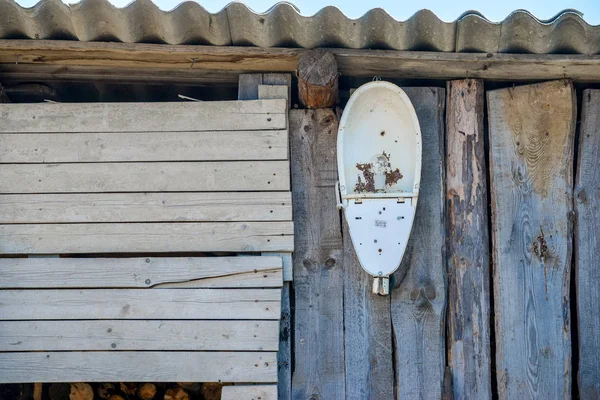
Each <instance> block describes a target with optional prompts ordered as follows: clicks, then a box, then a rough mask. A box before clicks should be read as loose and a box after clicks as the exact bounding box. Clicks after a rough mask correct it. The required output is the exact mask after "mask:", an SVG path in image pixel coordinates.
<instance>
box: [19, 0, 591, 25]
mask: <svg viewBox="0 0 600 400" xmlns="http://www.w3.org/2000/svg"><path fill="white" fill-rule="evenodd" d="M110 1H111V2H112V3H113V4H115V5H116V6H119V7H123V6H126V5H127V4H129V3H130V1H131V0H110ZM153 1H154V2H155V3H156V4H157V5H158V6H159V7H160V8H161V9H163V10H171V9H173V8H175V7H176V6H177V5H178V4H179V3H181V1H180V0H153ZM36 2H37V0H17V3H19V4H21V5H22V6H25V7H31V6H32V5H34V4H35V3H36ZM65 2H66V3H71V2H72V1H65ZM198 3H200V4H202V6H204V8H206V9H207V10H208V11H211V12H216V11H219V10H220V9H222V8H223V7H224V6H225V5H226V4H227V3H229V1H226V0H199V1H198ZM244 3H246V4H247V5H248V6H250V8H252V9H253V10H254V11H257V12H264V11H266V10H268V9H269V8H270V7H271V6H272V5H273V4H275V3H276V2H275V1H273V0H270V1H269V0H246V1H244ZM292 3H294V4H295V5H296V6H297V7H298V8H299V9H300V13H301V14H303V15H312V14H314V13H316V12H317V11H318V10H319V9H321V8H323V7H324V6H326V5H334V6H337V7H338V8H339V9H341V10H342V11H343V12H344V13H345V14H346V15H347V16H349V17H351V18H358V17H360V16H361V15H362V14H364V13H365V12H366V11H368V10H369V9H371V8H374V7H381V8H383V9H385V10H386V11H387V12H388V13H389V14H391V15H392V16H393V17H394V18H396V19H398V20H404V19H407V18H409V17H410V16H411V15H412V14H414V13H415V12H416V11H417V10H419V9H422V8H428V9H430V10H432V11H433V12H435V13H436V14H437V16H438V17H440V18H441V19H442V20H444V21H453V20H455V19H456V18H457V17H458V16H459V15H461V14H462V13H463V12H464V11H466V10H477V11H479V12H481V13H483V15H485V17H486V18H488V19H489V20H492V21H501V20H502V19H504V18H505V17H506V16H507V15H508V14H509V13H510V12H511V11H513V10H516V9H520V8H521V9H526V10H529V11H530V12H531V13H532V14H534V15H535V16H536V17H538V18H540V19H547V18H551V17H553V16H554V15H555V14H556V13H558V12H559V11H560V10H563V9H565V8H575V9H577V10H579V11H581V12H582V13H583V14H584V18H585V20H586V21H588V22H589V23H590V24H592V25H599V24H600V0H571V1H566V0H494V1H490V0H420V1H414V0H413V1H406V0H405V1H401V0H371V1H356V0H353V1H343V0H297V1H292Z"/></svg>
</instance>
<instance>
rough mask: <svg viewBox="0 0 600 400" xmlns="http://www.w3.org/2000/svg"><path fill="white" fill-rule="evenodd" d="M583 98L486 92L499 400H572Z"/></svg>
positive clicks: (528, 90)
mask: <svg viewBox="0 0 600 400" xmlns="http://www.w3.org/2000/svg"><path fill="white" fill-rule="evenodd" d="M576 114H577V113H576V105H575V92H574V89H573V86H572V84H571V83H570V82H569V81H554V82H546V83H540V84H536V85H528V86H521V87H515V88H507V89H501V90H494V91H490V92H488V115H489V132H490V164H491V169H490V176H491V185H490V187H491V204H492V228H493V229H492V238H493V242H492V243H493V246H492V249H493V250H492V251H493V257H494V302H495V303H494V305H495V318H496V369H497V380H498V393H499V397H500V399H513V398H548V399H558V398H561V399H562V398H570V397H571V328H570V316H569V276H570V263H571V240H572V239H571V234H572V226H571V225H572V223H571V213H572V210H573V200H572V193H573V192H572V191H573V140H574V135H575V119H576Z"/></svg>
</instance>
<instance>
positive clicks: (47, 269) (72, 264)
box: [0, 256, 282, 289]
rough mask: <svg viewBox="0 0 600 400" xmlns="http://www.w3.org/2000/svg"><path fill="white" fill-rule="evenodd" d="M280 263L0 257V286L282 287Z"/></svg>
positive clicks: (214, 259) (231, 259) (278, 260)
mask: <svg viewBox="0 0 600 400" xmlns="http://www.w3.org/2000/svg"><path fill="white" fill-rule="evenodd" d="M281 267H282V261H281V257H269V256H264V257H143V258H137V257H136V258H46V257H44V258H42V257H36V258H0V288H2V289H33V288H35V289H52V288H63V289H66V288H150V287H157V286H158V287H161V288H164V287H166V286H174V287H177V284H179V283H186V284H187V285H186V287H213V288H218V287H222V288H227V287H281V285H282V273H281ZM206 280H208V281H210V284H209V283H206V282H205V281H206Z"/></svg>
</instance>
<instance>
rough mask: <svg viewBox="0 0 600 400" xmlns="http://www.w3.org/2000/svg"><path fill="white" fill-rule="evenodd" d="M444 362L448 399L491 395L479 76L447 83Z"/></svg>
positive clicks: (486, 240)
mask: <svg viewBox="0 0 600 400" xmlns="http://www.w3.org/2000/svg"><path fill="white" fill-rule="evenodd" d="M447 95H448V100H447V101H446V201H447V209H446V213H447V229H448V232H447V238H448V247H447V260H448V329H447V333H448V338H447V344H448V365H449V366H450V367H451V370H452V378H453V390H454V399H455V400H459V399H482V400H483V399H491V397H492V387H491V355H490V254H489V236H488V235H489V230H488V215H487V204H488V203H487V186H486V180H487V179H486V171H487V169H486V162H485V149H484V143H483V142H484V136H485V133H484V129H483V121H484V120H483V118H484V88H483V81H481V80H473V79H466V80H459V81H452V82H449V83H448V87H447Z"/></svg>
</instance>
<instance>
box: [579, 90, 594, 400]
mask: <svg viewBox="0 0 600 400" xmlns="http://www.w3.org/2000/svg"><path fill="white" fill-rule="evenodd" d="M582 104H583V109H582V112H581V126H580V134H579V160H578V163H577V180H576V182H575V211H576V213H577V214H576V215H577V223H576V224H575V254H576V257H575V274H576V275H575V276H576V285H577V286H576V287H577V320H578V322H579V396H580V398H582V399H597V398H600V334H599V333H598V321H600V268H599V265H600V261H599V259H600V233H599V231H598V227H599V226H600V90H586V91H584V92H583V99H582Z"/></svg>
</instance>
